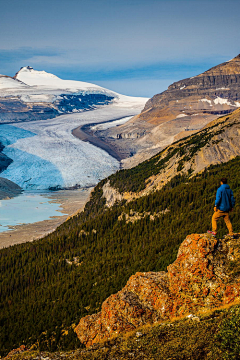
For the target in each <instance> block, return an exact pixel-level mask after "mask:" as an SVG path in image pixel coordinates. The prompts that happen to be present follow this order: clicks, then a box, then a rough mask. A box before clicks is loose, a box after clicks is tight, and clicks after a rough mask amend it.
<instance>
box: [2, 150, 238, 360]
mask: <svg viewBox="0 0 240 360" xmlns="http://www.w3.org/2000/svg"><path fill="white" fill-rule="evenodd" d="M150 165H151V163H150ZM135 170H136V171H137V168H136V169H135ZM129 171H130V170H129ZM131 171H132V175H133V178H134V177H135V175H136V173H134V171H133V169H132V170H131ZM144 171H146V169H145V170H144ZM239 172H240V157H236V158H235V159H233V160H231V161H228V162H227V163H223V164H217V165H214V166H211V167H210V168H209V169H208V170H207V171H204V172H203V173H201V174H198V175H197V176H193V177H191V178H188V177H187V176H176V177H175V178H173V179H172V180H171V181H169V183H167V184H166V185H165V186H164V187H163V188H162V189H161V190H157V191H155V192H151V193H149V194H148V195H146V196H142V197H139V198H136V199H133V200H131V201H129V202H124V201H122V202H120V203H118V204H115V206H112V207H111V208H108V207H107V206H106V201H105V200H104V198H103V197H102V193H103V191H102V185H103V183H104V181H102V182H101V183H100V184H99V185H98V186H96V187H95V189H94V191H93V192H92V196H91V199H90V201H89V202H88V203H87V204H86V206H85V210H84V212H82V213H80V214H78V215H76V216H74V217H73V218H70V219H69V220H68V221H67V222H65V223H64V224H62V225H61V226H60V227H58V228H57V229H56V231H55V232H54V233H52V234H49V235H48V236H47V237H45V238H43V239H41V240H38V241H34V242H29V243H24V244H19V245H16V246H13V247H10V248H6V249H2V250H0V268H1V279H0V292H1V299H2V306H1V308H0V322H1V324H3V325H2V328H1V329H0V330H1V331H0V354H1V356H5V355H6V354H7V353H8V352H9V351H10V350H11V349H14V348H18V347H19V346H20V345H22V344H25V345H26V346H27V347H28V348H29V347H31V346H32V345H33V344H38V349H39V350H40V351H44V350H48V351H51V352H53V351H57V349H65V350H66V349H71V350H72V349H76V348H79V347H80V346H81V344H80V342H79V340H78V338H77V336H76V334H75V333H74V332H73V329H74V327H75V325H76V324H77V323H78V322H79V319H80V318H82V317H84V316H86V315H91V314H94V313H97V312H99V311H100V306H101V304H102V303H103V302H104V301H105V300H106V299H107V298H108V297H109V296H111V295H112V294H116V293H117V292H118V291H120V289H122V288H123V287H124V286H125V285H126V282H127V280H128V279H129V277H131V276H132V275H133V274H135V273H136V272H141V273H147V272H160V271H166V268H167V266H168V265H169V264H171V263H173V262H174V261H175V260H176V256H177V252H178V248H179V245H180V244H181V242H182V240H183V239H184V238H185V237H186V236H187V234H192V233H198V234H202V233H205V232H206V231H207V230H208V229H209V227H210V224H211V216H212V212H213V204H214V199H215V194H216V190H217V187H218V185H219V178H221V177H223V176H227V177H229V180H230V181H229V185H230V187H231V188H232V189H233V192H234V196H235V198H236V202H237V204H239V203H240V179H239ZM121 173H124V171H123V172H121ZM129 176H130V175H129ZM125 179H126V181H129V178H127V177H126V178H125ZM239 216H240V207H239V206H236V208H235V210H234V212H233V213H231V220H232V224H233V228H234V231H235V232H239V230H240V229H239ZM226 231H227V230H226V227H225V224H224V223H222V222H220V224H219V233H218V235H219V238H222V237H223V235H224V234H226ZM232 265H233V266H234V268H235V270H236V275H237V274H238V269H237V267H235V265H237V264H232ZM9 269H11V271H9ZM6 318H7V319H8V321H5V319H6ZM19 324H22V326H21V327H20V326H19ZM176 336H177V335H176ZM77 340H78V342H77ZM134 341H135V340H134ZM97 359H99V358H98V357H97ZM123 359H124V357H123Z"/></svg>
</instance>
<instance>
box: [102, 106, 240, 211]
mask: <svg viewBox="0 0 240 360" xmlns="http://www.w3.org/2000/svg"><path fill="white" fill-rule="evenodd" d="M239 135H240V109H237V110H235V111H234V112H233V113H231V114H229V115H226V116H223V117H220V118H218V119H216V120H213V121H212V122H210V123H209V124H208V125H207V126H205V127H204V128H203V130H201V131H199V132H197V133H195V134H193V135H190V136H188V137H186V138H184V139H181V140H178V141H176V142H175V143H173V144H172V145H170V146H168V147H167V148H166V149H164V150H163V151H161V152H160V153H159V154H157V155H156V156H154V157H152V158H151V159H149V160H146V161H145V162H143V163H141V164H139V165H138V166H137V167H135V168H133V169H129V170H122V171H120V172H118V173H116V174H114V175H112V176H111V177H109V179H108V180H105V183H104V185H103V197H105V198H106V201H107V205H109V206H111V205H113V204H114V202H115V201H120V200H123V199H126V200H128V201H129V200H130V199H133V198H137V197H139V196H144V195H146V194H149V193H151V192H152V191H156V190H158V189H161V188H162V187H163V186H164V185H165V184H166V183H167V182H168V181H169V180H171V179H172V178H173V177H175V176H177V175H183V174H186V175H187V176H189V177H190V176H193V175H196V174H197V173H199V172H201V171H203V170H204V169H205V168H207V167H208V166H210V165H213V164H220V163H224V162H227V161H229V159H233V158H234V157H236V156H238V155H240V142H239Z"/></svg>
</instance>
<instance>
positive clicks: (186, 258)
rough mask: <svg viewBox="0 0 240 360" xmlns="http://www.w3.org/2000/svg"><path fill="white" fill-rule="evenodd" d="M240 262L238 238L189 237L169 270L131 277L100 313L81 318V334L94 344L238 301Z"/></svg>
mask: <svg viewBox="0 0 240 360" xmlns="http://www.w3.org/2000/svg"><path fill="white" fill-rule="evenodd" d="M239 259H240V236H239V235H237V236H236V239H231V238H230V237H225V238H224V239H221V240H218V239H215V238H214V237H212V236H210V235H208V234H201V235H200V234H192V235H189V236H187V238H186V239H185V240H184V242H183V243H182V244H181V246H180V248H179V251H178V255H177V259H176V261H175V262H174V263H173V264H171V265H169V266H168V269H167V272H148V273H136V274H135V275H133V276H131V278H130V279H129V281H128V282H127V284H126V286H125V287H124V288H123V289H122V290H121V291H119V292H118V293H117V294H114V295H111V296H110V297H109V298H108V299H106V300H105V301H104V303H103V304H102V309H101V312H99V313H97V314H93V315H88V316H86V317H84V318H82V319H81V320H80V322H79V324H78V326H77V327H76V330H75V331H76V333H77V336H78V338H79V339H80V341H81V342H82V343H84V344H85V345H86V346H91V345H93V344H95V343H99V342H103V341H106V340H108V339H110V338H112V337H114V336H116V335H118V334H120V333H124V332H128V331H132V330H135V329H136V328H138V327H140V326H142V325H144V324H153V323H156V322H161V321H165V320H168V319H169V320H171V319H173V318H175V317H180V316H187V315H190V314H196V313H198V312H203V311H206V310H209V309H213V308H216V307H220V306H223V305H225V304H231V303H233V302H235V301H238V300H239V298H240V265H239ZM190 316H193V315H190Z"/></svg>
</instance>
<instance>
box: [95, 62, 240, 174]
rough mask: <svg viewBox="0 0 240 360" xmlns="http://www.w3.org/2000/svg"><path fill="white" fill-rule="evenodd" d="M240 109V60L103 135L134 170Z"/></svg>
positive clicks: (157, 100) (154, 101) (185, 84)
mask: <svg viewBox="0 0 240 360" xmlns="http://www.w3.org/2000/svg"><path fill="white" fill-rule="evenodd" d="M238 107H240V57H239V55H238V56H237V57H235V58H234V59H232V60H230V61H228V62H225V63H223V64H220V65H217V66H215V67H213V68H211V69H209V70H207V71H205V72H204V73H202V74H199V75H197V76H193V77H191V78H187V79H183V80H180V81H177V82H175V83H173V84H171V85H170V86H169V87H168V89H167V90H166V91H164V92H162V93H160V94H156V95H154V96H153V97H152V98H151V99H149V100H148V101H147V102H146V105H145V107H144V109H143V110H142V112H141V114H139V115H137V116H135V117H134V118H133V119H131V120H130V121H129V122H127V123H126V124H124V125H121V126H119V127H118V128H111V129H109V130H105V131H100V132H99V136H101V137H104V138H106V141H109V142H111V143H113V144H114V146H116V147H118V148H123V149H124V148H125V151H126V149H128V152H129V153H130V154H131V156H130V157H129V158H127V159H124V160H123V161H122V166H123V167H124V168H131V167H134V166H136V165H137V164H138V163H140V162H142V161H144V160H146V159H148V158H150V157H151V156H153V155H155V154H156V153H158V152H159V151H161V150H162V149H163V148H165V147H166V146H168V145H170V144H171V143H173V142H174V141H176V140H177V139H179V138H182V137H185V136H186V135H187V134H186V132H190V133H194V132H197V131H199V130H200V129H201V128H203V127H204V126H205V125H207V124H208V123H209V122H210V121H212V120H214V119H216V118H217V117H219V116H220V115H225V114H228V113H230V112H232V111H234V110H235V109H236V108H238Z"/></svg>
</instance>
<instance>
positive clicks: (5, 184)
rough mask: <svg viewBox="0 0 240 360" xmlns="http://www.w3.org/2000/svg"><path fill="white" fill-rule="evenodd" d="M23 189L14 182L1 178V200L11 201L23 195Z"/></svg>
mask: <svg viewBox="0 0 240 360" xmlns="http://www.w3.org/2000/svg"><path fill="white" fill-rule="evenodd" d="M21 192H22V188H21V187H20V186H18V185H17V184H15V183H14V182H12V181H10V180H8V179H5V178H1V177H0V200H3V199H9V198H12V197H14V196H17V195H19V194H21Z"/></svg>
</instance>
